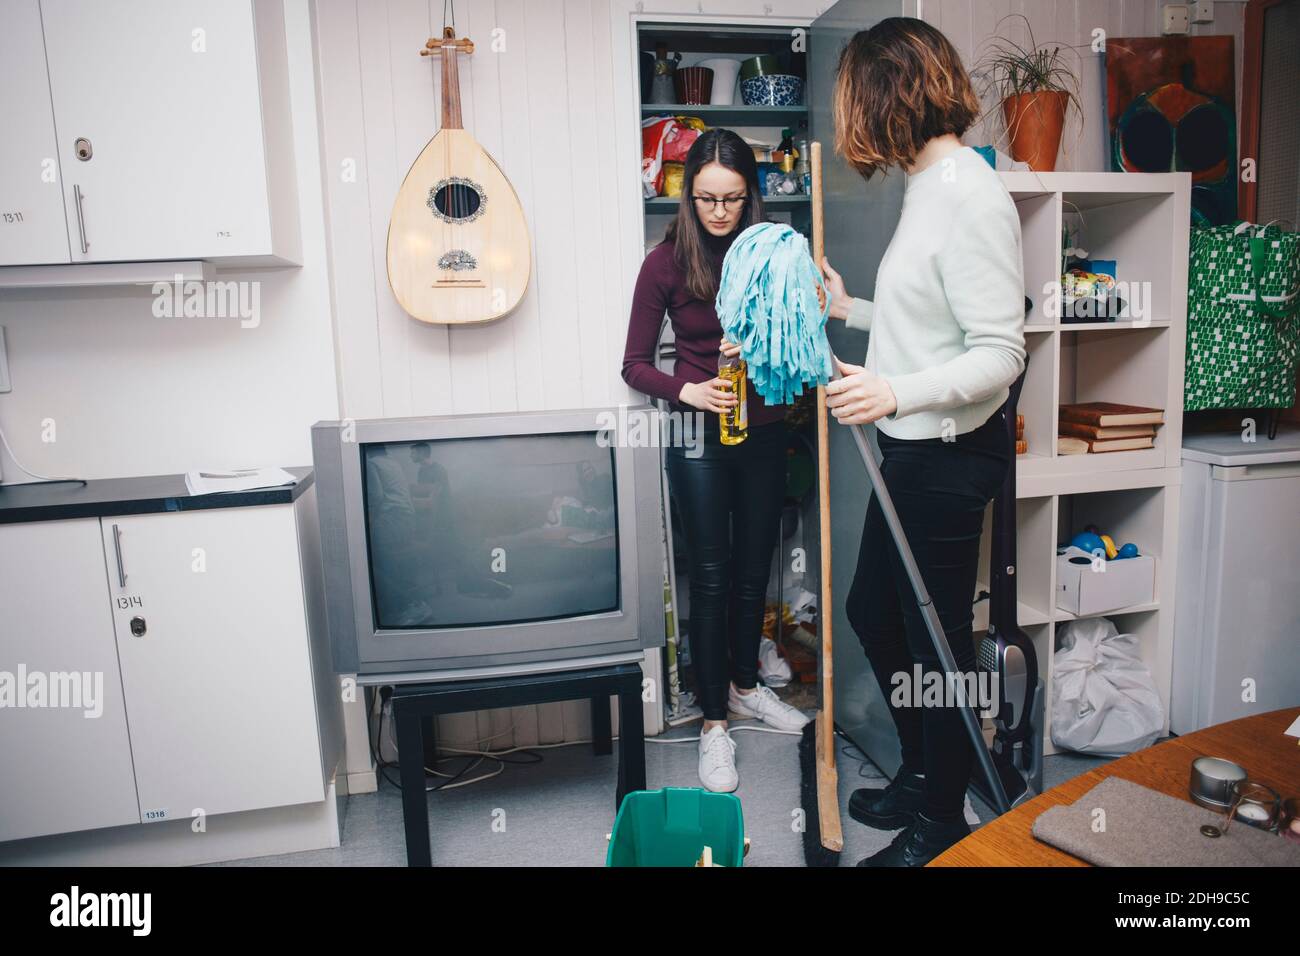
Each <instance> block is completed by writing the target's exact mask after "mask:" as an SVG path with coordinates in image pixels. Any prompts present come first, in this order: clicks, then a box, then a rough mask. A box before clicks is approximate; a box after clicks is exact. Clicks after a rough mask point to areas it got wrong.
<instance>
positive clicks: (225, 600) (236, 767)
mask: <svg viewBox="0 0 1300 956" xmlns="http://www.w3.org/2000/svg"><path fill="white" fill-rule="evenodd" d="M102 520H103V535H104V542H103V550H104V556H105V560H106V562H107V564H108V569H109V574H108V580H109V592H110V594H111V595H112V597H113V626H114V629H115V630H116V632H117V649H118V660H119V662H120V665H121V669H122V689H123V692H124V693H125V695H126V700H127V702H128V707H127V720H128V724H129V727H130V731H131V751H132V753H133V755H134V757H135V779H136V787H137V789H138V790H139V795H140V820H141V822H143V823H151V822H154V821H157V820H165V819H172V818H174V817H177V816H186V817H188V816H191V815H193V814H194V813H195V812H196V811H199V810H202V811H203V812H204V813H209V814H211V813H231V812H234V811H239V810H258V809H262V808H263V807H274V806H287V805H291V804H295V803H313V802H315V801H317V800H322V799H324V797H325V790H324V781H323V780H322V776H321V752H320V744H319V740H318V738H317V730H316V708H315V701H314V698H313V686H312V662H311V648H310V644H309V637H308V634H307V626H306V616H305V611H304V607H303V585H302V579H301V577H300V572H299V566H298V543H297V536H296V533H295V529H294V512H293V509H292V508H291V507H289V506H278V507H277V506H272V507H255V508H221V509H213V510H209V511H193V512H184V513H181V514H144V515H126V516H121V517H114V518H104V519H102ZM119 555H120V558H119Z"/></svg>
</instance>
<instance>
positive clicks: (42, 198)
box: [0, 0, 70, 265]
mask: <svg viewBox="0 0 1300 956" xmlns="http://www.w3.org/2000/svg"><path fill="white" fill-rule="evenodd" d="M3 16H4V28H3V29H0V90H4V91H5V94H4V96H3V97H0V128H3V133H2V134H0V263H18V262H22V263H30V264H32V265H41V264H46V263H59V262H69V261H70V252H69V247H68V223H67V219H66V218H65V217H64V210H63V189H62V185H61V184H60V181H59V165H58V160H57V159H56V156H57V147H56V145H55V140H54V112H53V110H52V108H51V106H50V85H49V81H48V80H47V79H46V75H45V47H44V42H43V40H42V37H41V7H40V2H39V0H11V2H9V3H6V4H5V8H4V14H3Z"/></svg>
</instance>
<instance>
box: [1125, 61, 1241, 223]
mask: <svg viewBox="0 0 1300 956" xmlns="http://www.w3.org/2000/svg"><path fill="white" fill-rule="evenodd" d="M1232 55H1233V50H1232V37H1230V36H1207V37H1133V38H1130V39H1122V38H1113V37H1112V38H1111V39H1109V40H1107V41H1106V114H1107V120H1108V122H1109V129H1110V163H1111V169H1113V170H1116V171H1118V172H1131V173H1168V172H1190V173H1191V174H1192V221H1193V222H1195V223H1198V224H1200V225H1219V224H1221V223H1225V222H1232V221H1233V220H1234V219H1235V218H1236V215H1237V111H1236V83H1235V78H1234V73H1233V63H1232Z"/></svg>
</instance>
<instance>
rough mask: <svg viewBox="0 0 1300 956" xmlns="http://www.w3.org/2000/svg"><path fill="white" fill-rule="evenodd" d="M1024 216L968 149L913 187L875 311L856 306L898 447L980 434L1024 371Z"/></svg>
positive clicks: (886, 424)
mask: <svg viewBox="0 0 1300 956" xmlns="http://www.w3.org/2000/svg"><path fill="white" fill-rule="evenodd" d="M1024 289H1025V285H1024V269H1023V266H1022V263H1021V244H1020V217H1019V216H1018V215H1017V214H1016V207H1015V203H1014V202H1013V201H1012V199H1011V196H1010V194H1009V193H1008V192H1007V190H1006V187H1005V186H1004V185H1003V184H1002V180H1001V179H1000V178H999V177H998V174H997V173H996V172H994V171H993V169H992V168H991V167H990V166H989V164H988V163H987V162H985V160H984V158H983V157H982V156H980V154H979V153H977V152H975V151H974V150H973V149H971V148H970V147H968V146H963V147H961V148H960V149H957V150H954V151H953V152H952V153H949V154H948V155H947V156H945V157H943V158H942V159H940V160H939V161H938V162H936V163H934V164H932V165H930V166H927V167H926V168H925V169H923V170H921V172H919V173H917V174H916V175H915V176H909V177H908V179H907V190H906V193H905V194H904V197H903V211H902V216H901V218H900V219H899V221H898V228H897V229H896V230H895V231H894V237H893V239H892V240H890V243H889V248H888V249H886V250H885V255H884V258H883V259H882V260H881V262H880V269H879V271H878V273H877V277H876V294H875V299H874V300H873V301H867V300H864V299H854V300H853V302H852V303H850V308H849V315H848V325H849V327H850V328H855V329H862V330H864V331H868V330H869V331H870V332H871V341H870V343H869V345H868V347H867V358H866V362H865V366H866V368H867V369H868V370H870V371H872V372H874V373H875V374H877V375H879V376H880V377H881V378H883V379H885V380H886V381H887V382H889V385H890V387H891V388H892V389H893V390H894V396H895V398H897V399H898V410H897V411H896V412H895V413H894V414H893V415H889V416H887V417H885V418H882V419H881V420H880V421H878V422H877V423H876V424H877V427H879V428H880V430H881V431H883V432H884V433H885V434H887V435H890V436H891V437H894V438H912V439H915V438H940V437H945V436H952V435H960V434H964V433H966V432H969V431H973V430H974V429H976V428H978V427H979V426H980V425H982V424H984V422H986V421H987V420H988V418H989V416H990V415H992V414H993V412H994V411H996V410H997V409H998V407H999V406H1001V405H1002V403H1003V402H1005V401H1006V399H1007V388H1008V386H1009V385H1010V384H1011V383H1012V382H1014V381H1015V380H1016V376H1017V375H1019V374H1020V372H1021V371H1022V370H1023V369H1024V365H1025V334H1024V327H1025V309H1024V302H1025V291H1024Z"/></svg>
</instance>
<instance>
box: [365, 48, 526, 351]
mask: <svg viewBox="0 0 1300 956" xmlns="http://www.w3.org/2000/svg"><path fill="white" fill-rule="evenodd" d="M462 52H464V53H473V52H474V44H473V43H472V42H471V41H470V40H469V39H468V38H467V37H462V38H460V39H457V37H456V30H455V28H454V27H445V28H444V29H443V31H442V38H441V39H432V38H431V39H430V40H429V41H428V42H427V43H426V44H425V49H423V50H421V51H420V55H421V56H441V57H442V128H441V129H440V130H439V131H438V132H437V134H436V135H435V136H434V137H433V139H431V140H429V143H428V145H426V146H425V147H424V149H423V150H421V152H420V155H419V156H418V157H417V158H416V160H415V162H414V163H413V164H412V165H411V168H410V170H409V171H408V172H407V174H406V178H405V179H404V180H403V181H402V188H401V189H400V190H398V192H397V200H396V201H395V202H394V203H393V215H392V218H391V219H390V220H389V223H388V285H389V287H390V288H391V289H392V290H393V295H394V296H395V297H396V298H397V301H398V302H399V303H400V304H401V306H402V308H403V309H405V310H406V311H407V313H408V314H410V315H411V316H412V317H413V318H416V319H419V320H420V321H421V322H432V323H439V324H445V325H465V324H469V323H474V322H489V321H491V320H492V319H499V318H501V316H503V315H506V314H507V313H509V312H510V311H512V310H513V309H514V308H515V306H517V305H518V304H519V302H520V300H521V299H522V298H523V297H524V292H525V291H526V290H527V288H528V279H529V275H530V274H531V272H532V246H531V243H530V242H529V238H528V224H527V223H526V222H525V221H524V210H523V207H522V206H521V205H520V204H519V197H518V196H517V195H516V194H515V190H514V187H513V186H511V185H510V181H509V180H508V179H506V177H505V174H504V173H503V172H501V167H499V166H498V165H497V164H496V162H495V161H494V160H493V159H492V157H491V156H489V155H488V153H487V151H486V150H485V149H483V147H482V146H480V145H479V144H478V142H477V141H476V140H475V139H474V137H473V136H471V135H470V134H469V133H467V132H466V131H465V130H464V129H463V128H462V127H461V115H460V77H459V74H458V73H457V70H456V59H457V56H458V55H459V54H460V53H462Z"/></svg>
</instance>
